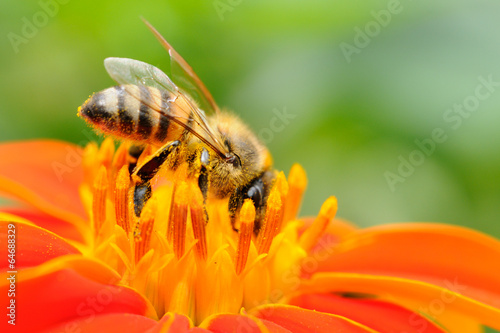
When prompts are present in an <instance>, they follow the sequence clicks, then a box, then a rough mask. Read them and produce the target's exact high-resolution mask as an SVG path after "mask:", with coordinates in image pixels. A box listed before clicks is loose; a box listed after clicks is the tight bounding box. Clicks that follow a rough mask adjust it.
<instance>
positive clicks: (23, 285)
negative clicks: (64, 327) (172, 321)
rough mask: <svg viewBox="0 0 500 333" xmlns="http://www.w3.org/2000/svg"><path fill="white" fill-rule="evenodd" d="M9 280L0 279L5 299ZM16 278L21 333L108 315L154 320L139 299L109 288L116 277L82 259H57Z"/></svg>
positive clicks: (130, 292) (121, 289) (118, 288)
mask: <svg viewBox="0 0 500 333" xmlns="http://www.w3.org/2000/svg"><path fill="white" fill-rule="evenodd" d="M9 276H10V275H9V274H1V276H0V278H1V281H0V292H1V293H3V295H7V291H8V288H9V280H7V277H9ZM16 278H17V281H16V297H15V302H16V317H17V323H16V328H18V329H19V330H20V331H23V332H37V331H40V330H42V329H48V328H50V327H52V326H54V325H57V324H59V323H61V322H66V321H71V320H77V319H83V320H87V321H90V320H93V319H94V318H95V316H96V315H101V314H107V313H132V314H139V315H148V316H151V317H154V316H155V314H154V311H152V310H151V307H150V305H149V303H148V302H147V301H146V300H145V299H144V298H143V297H142V296H141V295H139V294H138V293H136V292H135V291H134V290H132V289H129V288H126V287H122V286H116V285H112V284H113V283H116V282H117V279H119V277H118V276H116V274H114V273H112V271H110V270H109V268H107V267H106V266H104V265H102V264H100V263H99V262H97V261H93V260H89V259H83V258H81V256H65V257H58V258H56V259H53V260H51V261H49V262H46V263H44V264H42V265H40V266H36V267H32V268H27V269H24V270H21V271H20V272H19V273H18V274H17V277H16ZM4 322H5V321H4Z"/></svg>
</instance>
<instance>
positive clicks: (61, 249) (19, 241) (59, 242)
mask: <svg viewBox="0 0 500 333" xmlns="http://www.w3.org/2000/svg"><path fill="white" fill-rule="evenodd" d="M0 240H1V241H2V244H12V245H14V246H15V252H14V253H13V254H14V256H12V258H10V257H7V256H8V254H9V252H8V251H9V249H8V248H7V246H1V247H0V256H1V257H2V258H10V259H13V260H12V262H7V260H2V261H1V263H0V268H3V269H5V270H9V271H13V270H16V269H20V268H23V267H30V266H36V265H39V264H41V263H44V262H46V261H48V260H51V259H53V258H55V257H59V256H63V255H67V254H79V253H80V251H78V249H76V248H75V247H74V246H73V245H71V244H69V243H68V242H67V241H66V240H64V239H63V238H61V237H59V236H57V235H55V234H53V233H51V232H49V231H47V230H45V229H43V228H40V227H37V226H34V225H29V224H25V223H21V222H11V221H0ZM11 241H12V242H11ZM10 265H12V266H10Z"/></svg>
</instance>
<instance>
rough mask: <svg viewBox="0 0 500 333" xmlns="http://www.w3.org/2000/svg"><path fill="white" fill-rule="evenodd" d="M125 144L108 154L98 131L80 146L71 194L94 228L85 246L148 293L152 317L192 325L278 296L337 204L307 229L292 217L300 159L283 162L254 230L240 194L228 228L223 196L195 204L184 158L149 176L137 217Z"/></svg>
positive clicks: (301, 186) (289, 288)
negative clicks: (147, 195)
mask: <svg viewBox="0 0 500 333" xmlns="http://www.w3.org/2000/svg"><path fill="white" fill-rule="evenodd" d="M128 147H129V144H127V143H123V144H121V145H120V147H119V148H118V150H117V151H116V153H115V151H114V144H113V142H112V140H111V139H106V140H105V141H104V142H103V144H102V145H101V147H100V148H98V147H97V146H96V145H95V144H89V145H88V146H87V147H86V149H85V154H84V165H85V172H86V175H85V179H86V181H85V183H84V184H83V185H82V188H81V192H82V198H83V200H84V203H86V204H87V207H89V210H90V211H91V216H92V224H91V227H92V229H93V231H92V232H93V235H94V241H93V244H89V247H90V249H91V250H90V251H89V253H91V255H93V256H94V257H96V258H98V259H100V260H102V261H104V262H106V263H107V264H108V265H110V266H111V267H113V268H114V269H115V270H116V271H117V272H118V273H119V274H120V276H121V277H122V279H121V284H123V285H126V286H128V287H131V288H134V289H135V290H137V291H138V292H139V293H141V294H142V295H143V296H144V297H145V298H146V299H148V300H149V302H150V303H151V304H152V306H153V307H154V308H155V309H156V312H157V315H158V317H161V316H162V315H163V314H165V313H167V312H177V313H181V314H184V315H186V316H188V317H190V318H191V319H192V320H193V322H194V323H195V324H198V323H200V322H201V321H202V320H204V319H205V318H207V317H209V316H211V315H215V314H218V313H239V312H240V310H241V309H242V308H245V309H250V308H253V307H255V306H257V305H260V304H263V303H279V302H280V301H281V300H282V299H283V298H284V297H285V296H286V295H289V294H290V293H292V292H293V291H294V290H296V288H297V282H296V281H297V280H300V278H301V260H302V259H304V258H305V257H306V256H307V252H308V251H309V250H310V249H311V248H312V247H313V246H314V244H315V243H316V242H317V240H318V239H319V237H321V235H322V234H323V232H324V230H325V228H326V226H327V224H328V222H329V221H330V220H331V219H332V218H333V217H334V215H335V213H336V210H337V202H336V199H335V198H334V197H331V198H329V199H328V200H327V201H326V202H325V203H324V204H323V207H322V208H321V211H320V214H319V215H318V217H317V218H316V220H315V221H314V222H313V223H312V224H311V225H310V226H309V227H308V228H305V227H304V223H303V222H302V221H300V220H296V215H297V212H298V210H299V207H300V202H301V199H302V195H303V193H304V190H305V187H306V184H307V180H306V177H305V173H304V171H303V169H302V168H301V167H300V166H298V165H294V166H293V167H292V169H291V171H290V175H289V177H288V180H287V179H286V178H285V176H284V174H283V172H280V173H279V174H278V176H277V178H276V181H275V183H274V185H273V187H272V188H271V191H270V194H269V197H268V199H267V208H266V213H265V216H264V218H263V221H262V225H261V227H260V230H259V232H258V233H255V232H254V225H255V216H256V212H255V207H254V205H253V202H252V201H251V200H250V199H246V200H245V201H244V203H243V206H242V208H241V211H240V214H239V217H238V221H236V225H237V226H238V229H239V230H238V231H235V230H234V229H233V227H232V225H231V221H230V217H229V214H228V210H227V207H228V206H227V204H228V200H227V199H226V200H220V199H217V200H216V199H210V198H209V199H207V200H206V202H205V200H204V198H203V195H202V193H201V191H200V189H199V188H198V186H197V180H196V179H191V178H189V177H188V176H187V172H186V170H187V168H186V166H180V167H179V168H178V169H177V170H176V171H175V172H169V171H168V170H167V172H168V177H165V175H162V174H160V175H159V176H157V179H156V180H157V182H156V184H155V186H154V187H153V191H152V196H151V199H149V200H148V201H147V203H146V204H145V206H144V208H143V210H142V212H141V215H140V217H139V218H137V217H136V216H135V214H134V207H133V202H134V200H133V197H132V193H133V180H131V177H130V172H129V169H130V164H131V163H132V164H134V163H137V161H132V160H131V158H130V157H129V156H128V155H127V154H126V152H127V151H128ZM150 153H151V150H148V151H145V152H144V153H143V155H144V154H150ZM141 158H143V157H142V156H141V157H139V159H141ZM285 274H286V276H287V278H286V279H285V278H283V276H285Z"/></svg>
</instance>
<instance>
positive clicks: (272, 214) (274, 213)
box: [257, 186, 283, 254]
mask: <svg viewBox="0 0 500 333" xmlns="http://www.w3.org/2000/svg"><path fill="white" fill-rule="evenodd" d="M282 211H283V204H282V202H281V195H280V191H279V189H278V187H276V186H274V187H273V188H272V190H271V194H269V198H268V199H267V210H266V217H265V219H264V225H263V226H262V228H261V230H260V232H259V238H258V241H257V249H258V250H259V254H261V253H268V252H269V248H270V247H271V243H272V241H273V238H274V236H275V235H276V233H277V231H276V230H277V228H278V226H279V222H280V218H281V216H282Z"/></svg>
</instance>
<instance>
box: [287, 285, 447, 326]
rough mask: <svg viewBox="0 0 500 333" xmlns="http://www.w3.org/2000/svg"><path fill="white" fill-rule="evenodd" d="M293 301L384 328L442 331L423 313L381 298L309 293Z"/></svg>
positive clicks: (292, 302)
mask: <svg viewBox="0 0 500 333" xmlns="http://www.w3.org/2000/svg"><path fill="white" fill-rule="evenodd" d="M289 304H290V305H295V306H298V307H301V308H304V309H309V310H316V311H320V312H326V313H331V314H337V315H341V316H343V317H346V318H349V319H352V320H354V321H356V322H358V323H361V324H363V325H365V326H367V327H370V328H372V329H374V330H377V331H380V332H406V333H442V332H443V331H442V330H441V329H439V328H437V327H436V326H434V324H432V323H431V322H430V321H428V320H427V319H425V318H424V317H422V316H421V315H419V314H417V313H414V312H413V311H409V310H407V309H405V308H403V307H400V306H398V305H396V304H392V303H388V302H384V301H380V300H377V299H369V298H368V299H362V298H347V297H341V296H339V295H336V294H305V295H300V296H297V297H295V298H293V299H291V300H290V302H289Z"/></svg>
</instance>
